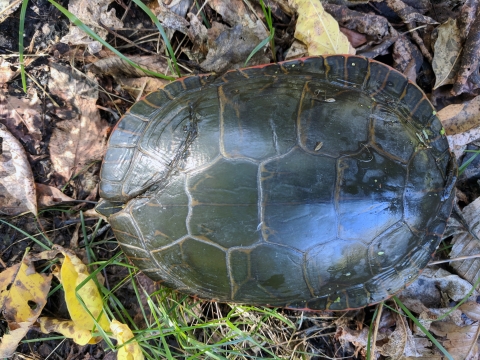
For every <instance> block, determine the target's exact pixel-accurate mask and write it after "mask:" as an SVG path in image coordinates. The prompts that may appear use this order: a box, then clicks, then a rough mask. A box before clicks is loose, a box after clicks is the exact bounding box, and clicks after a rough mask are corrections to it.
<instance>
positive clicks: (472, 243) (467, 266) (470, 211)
mask: <svg viewBox="0 0 480 360" xmlns="http://www.w3.org/2000/svg"><path fill="white" fill-rule="evenodd" d="M462 215H463V218H464V220H465V222H466V223H467V224H469V226H470V227H471V231H472V232H473V233H474V234H476V236H477V237H478V236H480V223H479V222H478V219H479V218H480V198H477V199H476V200H475V201H474V202H472V203H470V204H469V205H467V206H465V207H464V208H463V211H462ZM452 244H453V246H452V249H451V252H450V254H449V257H450V258H457V257H461V256H469V255H475V254H479V253H480V243H479V241H478V240H477V239H475V238H474V237H473V236H472V234H470V233H469V232H467V231H465V230H463V229H461V230H460V231H458V232H457V233H456V234H454V236H453V239H452ZM450 265H451V266H452V268H454V269H455V271H456V272H457V273H458V274H459V275H460V276H461V277H462V278H464V279H465V280H467V281H468V282H469V283H470V284H472V285H473V284H474V283H475V282H476V281H477V280H478V278H479V277H480V259H478V258H474V259H466V260H461V261H453V262H451V263H450ZM478 290H480V286H478V287H477V291H478Z"/></svg>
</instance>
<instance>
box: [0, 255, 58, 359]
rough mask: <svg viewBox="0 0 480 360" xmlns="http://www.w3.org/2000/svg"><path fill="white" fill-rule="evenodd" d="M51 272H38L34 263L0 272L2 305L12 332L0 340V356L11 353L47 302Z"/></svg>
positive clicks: (8, 355)
mask: <svg viewBox="0 0 480 360" xmlns="http://www.w3.org/2000/svg"><path fill="white" fill-rule="evenodd" d="M51 280H52V277H51V275H46V274H38V273H37V272H35V268H34V267H33V265H32V264H31V263H28V262H27V261H26V260H25V259H24V260H23V261H22V263H20V264H17V265H15V266H13V267H11V268H8V269H7V270H5V271H3V272H2V273H0V305H1V308H2V312H3V315H4V317H5V319H6V320H7V322H8V327H9V330H10V333H9V334H7V335H4V336H3V337H2V339H1V343H0V357H1V358H4V357H10V356H12V355H13V352H14V351H15V349H16V348H17V346H18V343H19V342H20V340H22V338H23V337H24V336H25V335H26V333H27V332H28V330H30V328H31V326H32V324H33V323H34V322H35V321H36V320H37V318H38V316H39V315H40V313H41V312H42V309H43V307H44V306H45V304H46V303H47V295H48V291H49V289H50V281H51Z"/></svg>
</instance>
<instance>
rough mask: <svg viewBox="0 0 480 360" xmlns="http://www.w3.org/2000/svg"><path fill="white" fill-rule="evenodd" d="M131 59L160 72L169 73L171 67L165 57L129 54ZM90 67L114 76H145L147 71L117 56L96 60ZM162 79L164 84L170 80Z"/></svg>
mask: <svg viewBox="0 0 480 360" xmlns="http://www.w3.org/2000/svg"><path fill="white" fill-rule="evenodd" d="M128 59H129V60H131V61H133V62H134V63H135V64H137V65H139V66H141V67H142V68H144V69H147V70H150V71H154V72H157V73H160V74H168V72H169V67H168V63H167V61H166V60H165V58H163V57H159V56H153V55H152V56H129V57H128ZM88 69H89V70H90V71H92V72H93V73H94V74H98V75H102V76H105V75H111V76H113V77H114V78H117V77H134V78H138V77H144V76H145V73H144V72H143V71H142V70H139V69H137V68H135V67H133V66H132V65H130V64H129V63H127V62H126V61H125V60H124V59H121V58H119V57H116V56H112V57H107V58H104V59H101V60H98V61H96V62H95V63H94V64H91V65H90V66H89V67H88ZM158 80H162V81H163V83H164V84H168V83H169V81H167V80H163V79H158Z"/></svg>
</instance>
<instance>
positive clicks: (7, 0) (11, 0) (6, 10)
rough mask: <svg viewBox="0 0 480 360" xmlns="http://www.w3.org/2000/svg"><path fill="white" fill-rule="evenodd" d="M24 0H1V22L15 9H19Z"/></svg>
mask: <svg viewBox="0 0 480 360" xmlns="http://www.w3.org/2000/svg"><path fill="white" fill-rule="evenodd" d="M21 3H22V0H2V1H0V23H2V22H3V21H5V19H6V18H7V17H9V16H10V15H11V14H12V13H13V12H14V11H15V10H17V9H18V7H19V6H20V4H21Z"/></svg>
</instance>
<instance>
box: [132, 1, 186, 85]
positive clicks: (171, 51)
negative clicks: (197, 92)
mask: <svg viewBox="0 0 480 360" xmlns="http://www.w3.org/2000/svg"><path fill="white" fill-rule="evenodd" d="M133 2H134V3H135V4H137V6H138V7H139V8H140V9H142V10H143V11H144V12H145V14H147V15H148V16H149V17H150V19H151V20H152V21H153V22H154V23H155V25H156V26H157V28H158V31H159V32H160V35H162V38H163V41H164V42H165V46H166V47H167V51H168V54H169V55H170V58H171V59H172V62H173V65H174V68H175V72H176V73H177V75H178V76H181V74H180V69H179V67H178V64H177V59H176V57H175V52H174V51H173V48H172V45H171V44H170V41H169V40H168V37H167V34H166V33H165V30H164V29H163V26H162V24H160V21H158V19H157V17H156V16H155V14H154V13H153V12H152V11H151V10H150V9H149V8H148V7H147V6H146V5H145V4H144V3H143V2H142V1H141V0H133Z"/></svg>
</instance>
